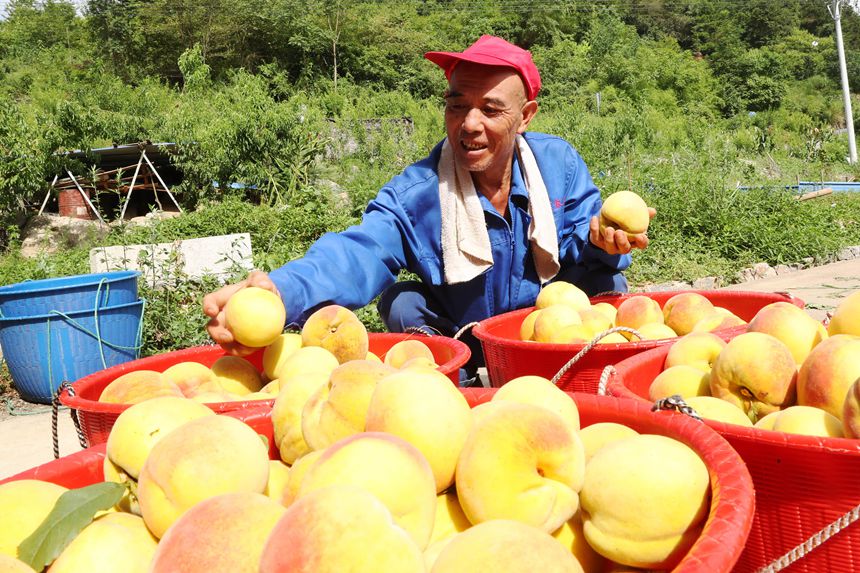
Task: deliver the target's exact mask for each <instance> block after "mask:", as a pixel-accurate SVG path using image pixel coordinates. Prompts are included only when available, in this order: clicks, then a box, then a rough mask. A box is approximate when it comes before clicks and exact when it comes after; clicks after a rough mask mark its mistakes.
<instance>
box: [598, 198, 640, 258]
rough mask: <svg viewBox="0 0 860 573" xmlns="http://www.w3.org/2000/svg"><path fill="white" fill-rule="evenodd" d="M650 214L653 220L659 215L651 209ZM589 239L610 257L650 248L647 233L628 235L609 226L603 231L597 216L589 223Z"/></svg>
mask: <svg viewBox="0 0 860 573" xmlns="http://www.w3.org/2000/svg"><path fill="white" fill-rule="evenodd" d="M648 214H649V215H650V216H651V218H652V219H653V218H654V217H655V216H656V215H657V210H656V209H654V208H652V207H649V208H648ZM588 238H589V240H590V241H591V244H592V245H594V246H595V247H597V248H598V249H603V250H604V251H606V252H607V253H609V254H610V255H626V254H627V253H629V252H630V251H631V250H632V249H644V248H645V247H647V246H648V234H647V233H639V234H638V235H628V234H627V233H626V232H625V231H622V230H620V229H616V228H614V227H609V226H607V227H604V228H603V230H602V231H601V229H600V224H599V223H598V221H597V217H596V216H595V217H592V218H591V221H590V223H589V234H588Z"/></svg>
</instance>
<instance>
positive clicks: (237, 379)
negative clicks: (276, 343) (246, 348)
mask: <svg viewBox="0 0 860 573" xmlns="http://www.w3.org/2000/svg"><path fill="white" fill-rule="evenodd" d="M211 368H212V373H213V374H214V375H215V376H216V377H217V378H218V383H219V384H220V385H221V387H222V388H223V389H224V390H226V391H227V392H232V393H233V394H239V395H240V396H242V395H244V394H250V393H251V392H259V391H260V388H262V387H263V379H262V378H261V377H260V372H259V371H258V370H257V368H256V367H255V366H254V365H253V364H251V363H250V362H248V361H247V360H245V359H244V358H240V357H239V356H222V357H220V358H219V359H218V360H216V361H215V363H214V364H212V367H211Z"/></svg>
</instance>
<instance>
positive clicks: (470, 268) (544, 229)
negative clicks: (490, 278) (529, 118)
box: [438, 135, 561, 284]
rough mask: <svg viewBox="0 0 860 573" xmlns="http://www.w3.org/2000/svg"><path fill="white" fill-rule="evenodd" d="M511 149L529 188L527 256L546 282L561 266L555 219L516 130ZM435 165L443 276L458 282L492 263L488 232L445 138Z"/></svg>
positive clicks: (468, 176)
mask: <svg viewBox="0 0 860 573" xmlns="http://www.w3.org/2000/svg"><path fill="white" fill-rule="evenodd" d="M515 151H516V156H517V158H518V160H519V162H520V170H521V172H522V174H523V180H524V182H525V185H526V189H527V190H528V193H529V214H530V215H531V217H532V222H531V225H530V226H529V242H530V243H531V247H532V258H533V259H534V263H535V269H536V270H537V273H538V277H539V278H540V281H541V283H545V282H547V281H549V280H550V279H552V278H553V277H554V276H555V275H556V274H557V273H558V271H559V269H560V268H561V267H560V265H559V262H558V234H557V232H556V227H555V219H554V218H553V214H552V208H551V207H550V204H549V195H548V194H547V191H546V186H545V185H544V182H543V177H541V174H540V170H539V169H538V165H537V162H536V161H535V157H534V154H533V153H532V150H531V149H530V148H529V146H528V143H526V140H525V138H523V137H522V136H521V135H518V136H517V139H516V149H515ZM438 171H439V204H440V207H441V213H442V264H443V266H444V270H445V282H446V283H447V284H457V283H463V282H467V281H470V280H472V279H473V278H475V277H476V276H478V275H480V274H481V273H483V272H484V271H486V270H487V269H489V268H490V267H491V266H493V250H492V247H491V246H490V235H489V233H487V224H486V221H485V219H484V209H483V207H481V201H480V199H479V198H478V192H477V190H476V189H475V185H474V184H473V183H472V176H471V174H470V173H469V171H468V169H466V167H465V166H462V165H458V164H457V163H456V161H455V159H454V152H453V150H452V149H451V145H450V143H449V142H448V140H447V139H446V140H445V142H444V143H443V144H442V154H441V156H440V158H439V167H438Z"/></svg>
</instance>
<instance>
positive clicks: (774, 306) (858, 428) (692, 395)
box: [649, 291, 860, 438]
mask: <svg viewBox="0 0 860 573" xmlns="http://www.w3.org/2000/svg"><path fill="white" fill-rule="evenodd" d="M673 394H678V395H680V396H681V397H682V398H684V400H685V401H686V402H687V404H688V405H690V406H692V407H693V409H694V410H696V411H697V412H698V413H699V414H700V415H701V416H703V417H705V418H711V419H715V420H720V421H723V422H728V423H732V424H740V425H745V426H752V425H755V426H756V427H758V428H762V429H766V430H775V431H782V432H789V433H796V434H805V435H813V436H824V437H848V438H860V291H858V292H854V293H852V294H850V295H849V296H847V297H845V298H844V299H843V300H842V301H841V302H840V304H839V305H838V307H837V308H836V311H835V313H834V314H833V316H832V317H831V319H830V322H829V324H828V325H827V326H826V327H825V326H824V324H822V323H820V322H818V321H817V320H815V319H814V318H813V317H812V316H810V315H809V314H808V313H807V312H806V311H805V310H802V309H800V308H798V307H796V306H794V305H792V304H789V303H785V302H775V303H771V304H769V305H767V306H765V307H763V308H762V309H761V310H759V311H758V313H757V314H756V315H755V317H754V318H753V319H752V320H751V321H750V322H749V324H748V325H747V327H746V331H745V332H744V333H742V334H740V335H738V336H736V337H734V338H732V339H731V340H730V341H729V342H726V341H724V340H723V339H722V338H720V337H718V336H716V335H715V334H713V333H709V332H692V333H690V334H687V335H685V336H683V337H681V338H679V339H678V341H677V342H675V343H674V344H673V345H672V346H671V347H670V348H669V351H668V353H667V355H666V361H665V363H664V366H663V371H662V372H661V373H660V374H659V375H658V376H657V377H656V378H655V379H654V381H653V382H652V383H651V386H650V388H649V398H650V399H652V400H658V399H661V398H665V397H667V396H670V395H673Z"/></svg>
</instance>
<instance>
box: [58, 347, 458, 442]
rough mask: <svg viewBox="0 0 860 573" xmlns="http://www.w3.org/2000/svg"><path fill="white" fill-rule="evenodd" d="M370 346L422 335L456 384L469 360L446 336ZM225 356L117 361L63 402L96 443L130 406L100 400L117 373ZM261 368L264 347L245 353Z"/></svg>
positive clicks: (218, 351)
mask: <svg viewBox="0 0 860 573" xmlns="http://www.w3.org/2000/svg"><path fill="white" fill-rule="evenodd" d="M369 338H370V350H371V352H373V353H374V354H376V355H377V356H379V357H380V358H382V357H384V356H385V353H386V352H388V350H389V349H390V348H391V347H392V346H394V345H395V344H396V343H398V342H400V341H402V340H406V339H408V338H419V339H420V340H421V341H422V342H424V343H425V344H426V345H427V346H428V347H429V348H430V350H431V351H432V352H433V357H434V359H435V361H436V363H437V364H438V365H439V370H440V371H441V372H442V373H443V374H445V375H446V376H448V377H449V378H450V379H451V380H452V381H453V382H454V383H455V384H457V383H458V382H459V380H460V377H459V369H460V367H461V366H462V365H463V364H465V363H466V362H467V361H468V360H469V356H470V355H471V352H470V351H469V347H468V346H466V345H465V344H464V343H462V342H460V341H459V340H454V339H453V338H448V337H445V336H424V335H420V334H395V333H370V334H369ZM222 356H224V349H223V348H221V347H220V346H214V345H208V346H196V347H194V348H186V349H184V350H177V351H174V352H166V353H164V354H157V355H155V356H149V357H147V358H141V359H140V360H134V361H132V362H125V363H123V364H118V365H116V366H112V367H110V368H106V369H104V370H100V371H98V372H94V373H93V374H90V375H89V376H85V377H83V378H81V379H80V380H78V381H77V382H74V383H73V384H72V390H73V392H74V396H72V395H71V393H70V392H69V391H68V389H65V388H64V389H63V390H62V392H60V402H61V403H62V404H64V405H66V406H68V407H69V408H72V409H73V410H75V411H76V413H77V416H78V421H79V423H80V427H81V432H82V433H83V435H84V438H85V439H86V441H87V445H89V446H94V445H96V444H100V443H102V442H106V441H107V439H108V435H109V434H110V430H111V428H113V425H114V422H115V421H116V419H117V418H118V417H119V415H120V414H121V413H122V412H123V411H124V410H125V409H126V408H128V406H129V405H128V404H107V403H103V402H99V401H98V399H99V396H101V393H102V390H104V388H105V386H107V385H108V384H110V383H111V382H113V381H114V380H115V379H116V378H117V377H119V376H121V375H122V374H125V373H127V372H132V371H135V370H155V371H157V372H163V371H165V370H167V368H169V367H170V366H173V365H174V364H178V363H180V362H199V363H201V364H203V365H205V366H212V364H214V363H215V361H216V360H218V358H220V357H222ZM246 358H247V360H249V361H250V362H251V363H252V364H253V365H254V366H255V367H256V368H257V369H258V370H262V368H263V366H262V364H263V351H262V350H260V351H257V352H255V353H253V354H251V355H250V356H247V357H246ZM272 404H274V399H272V400H255V401H247V402H216V403H211V404H207V406H209V407H210V408H212V409H213V410H214V411H215V412H218V413H222V412H229V411H233V410H242V409H246V408H250V407H253V406H258V405H264V406H267V407H269V408H271V406H272Z"/></svg>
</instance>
